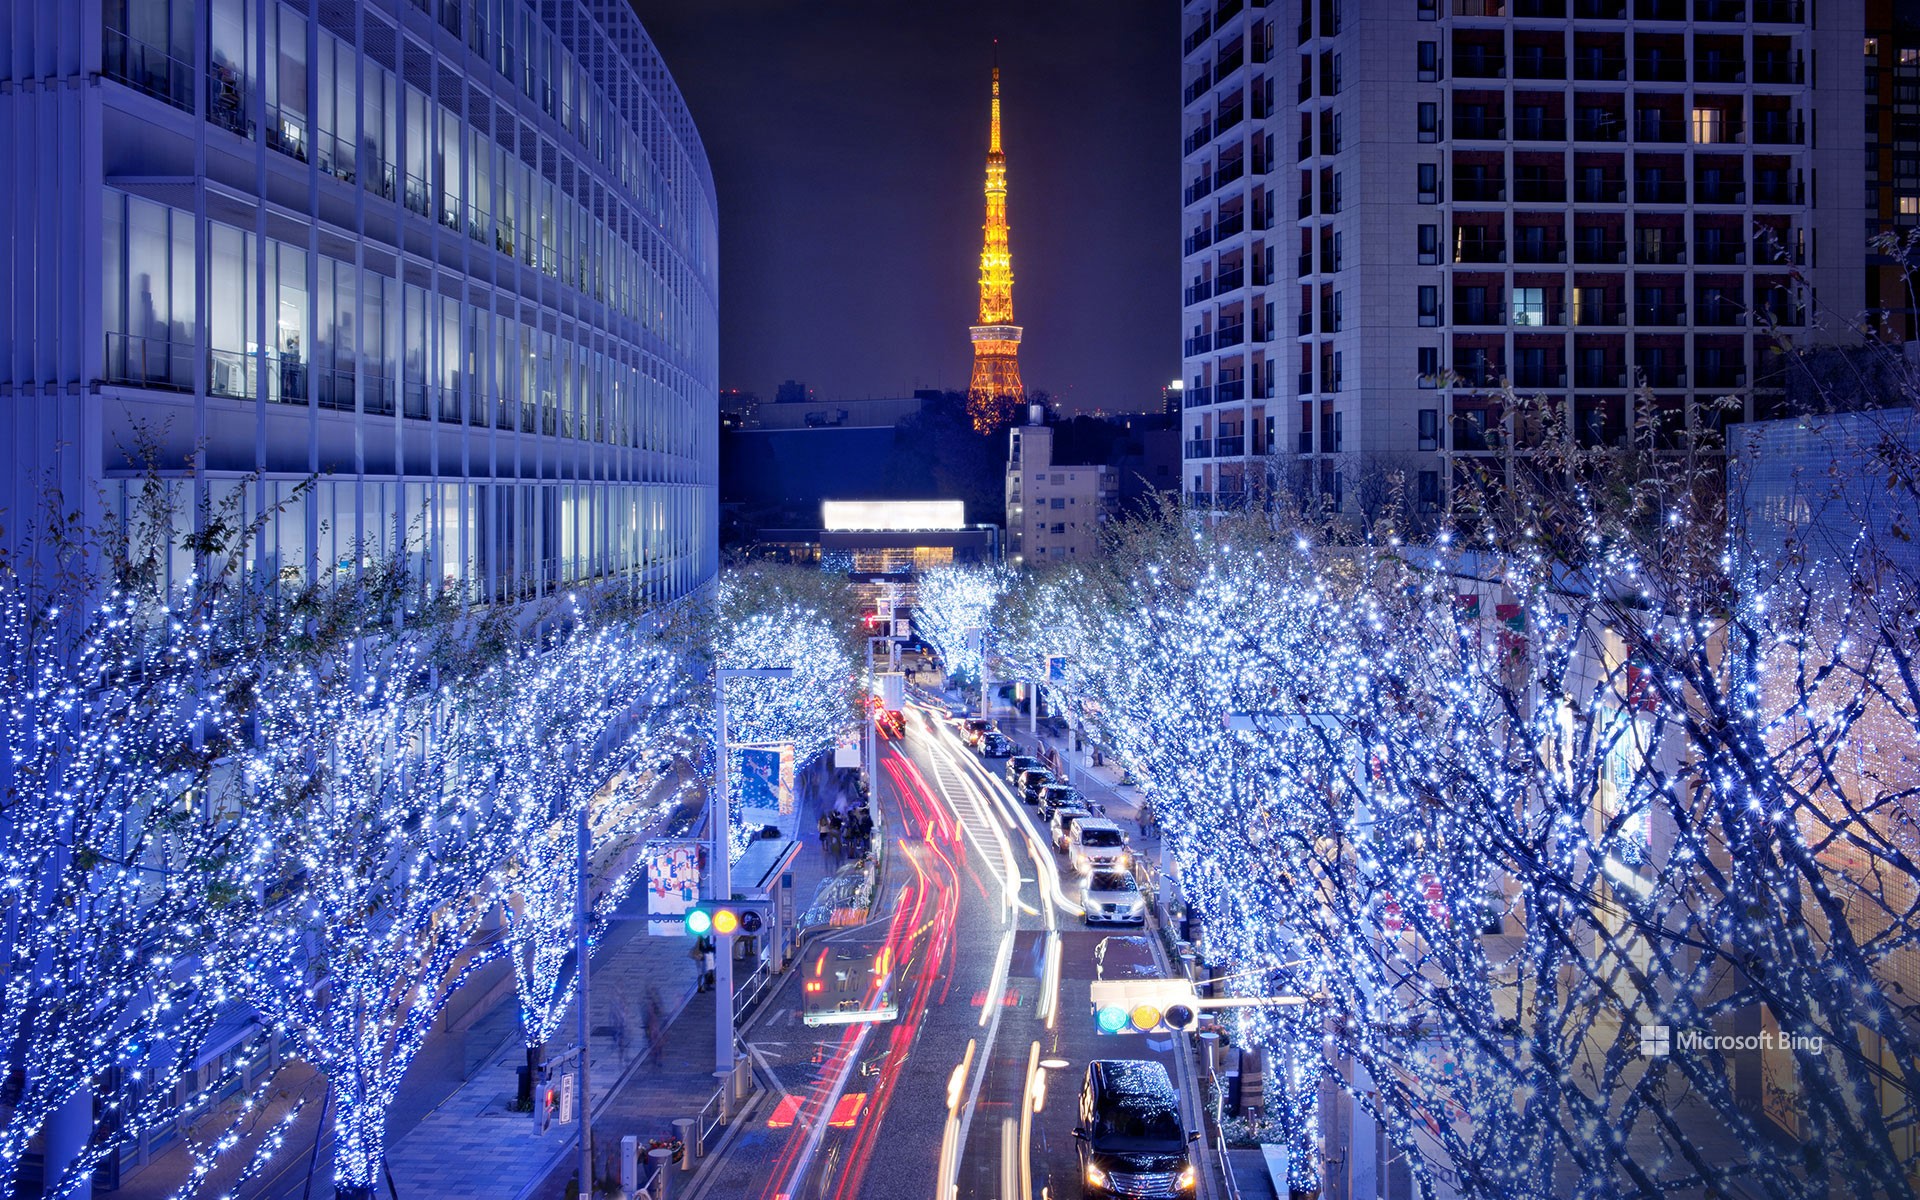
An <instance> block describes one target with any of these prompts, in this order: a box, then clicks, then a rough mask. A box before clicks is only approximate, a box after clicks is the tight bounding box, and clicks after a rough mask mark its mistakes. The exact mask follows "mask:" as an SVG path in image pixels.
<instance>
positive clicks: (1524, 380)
mask: <svg viewBox="0 0 1920 1200" xmlns="http://www.w3.org/2000/svg"><path fill="white" fill-rule="evenodd" d="M1513 386H1515V387H1523V388H1563V387H1565V386H1567V370H1566V368H1565V367H1562V366H1561V365H1559V364H1558V363H1547V364H1546V365H1545V366H1533V365H1531V364H1529V363H1521V364H1520V365H1519V366H1517V367H1515V368H1514V372H1513Z"/></svg>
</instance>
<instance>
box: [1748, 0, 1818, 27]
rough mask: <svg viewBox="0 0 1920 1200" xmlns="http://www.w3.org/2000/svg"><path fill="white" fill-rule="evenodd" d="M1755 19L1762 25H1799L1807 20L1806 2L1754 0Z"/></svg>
mask: <svg viewBox="0 0 1920 1200" xmlns="http://www.w3.org/2000/svg"><path fill="white" fill-rule="evenodd" d="M1753 19H1754V22H1755V23H1756V24H1760V25H1798V24H1800V23H1801V22H1802V21H1804V20H1806V5H1805V3H1804V0H1753Z"/></svg>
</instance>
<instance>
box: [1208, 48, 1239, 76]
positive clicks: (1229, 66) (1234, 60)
mask: <svg viewBox="0 0 1920 1200" xmlns="http://www.w3.org/2000/svg"><path fill="white" fill-rule="evenodd" d="M1246 62H1247V56H1246V54H1245V52H1244V51H1240V50H1235V51H1234V52H1233V53H1231V54H1226V55H1222V56H1221V58H1220V61H1219V62H1217V63H1215V64H1214V65H1213V77H1214V79H1215V80H1216V81H1225V79H1226V78H1227V76H1229V75H1231V74H1233V73H1234V72H1235V71H1237V70H1239V69H1240V68H1241V67H1243V66H1245V65H1246Z"/></svg>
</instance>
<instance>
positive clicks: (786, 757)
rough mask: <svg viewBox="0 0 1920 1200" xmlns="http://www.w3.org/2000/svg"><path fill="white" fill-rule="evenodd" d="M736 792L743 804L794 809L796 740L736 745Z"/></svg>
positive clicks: (783, 810) (734, 780)
mask: <svg viewBox="0 0 1920 1200" xmlns="http://www.w3.org/2000/svg"><path fill="white" fill-rule="evenodd" d="M733 761H734V770H733V771H732V772H731V775H730V778H731V779H732V780H733V795H734V798H735V799H736V800H738V801H739V803H740V806H741V807H742V808H771V809H775V810H777V811H779V812H781V813H790V812H792V811H793V743H792V742H775V743H771V744H769V745H764V746H735V747H733Z"/></svg>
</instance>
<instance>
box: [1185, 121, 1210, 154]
mask: <svg viewBox="0 0 1920 1200" xmlns="http://www.w3.org/2000/svg"><path fill="white" fill-rule="evenodd" d="M1212 140H1213V126H1212V125H1207V124H1202V125H1201V126H1200V127H1199V128H1198V129H1195V130H1194V131H1193V132H1192V133H1189V134H1188V135H1187V139H1186V141H1184V142H1182V143H1181V145H1182V146H1184V147H1185V150H1186V153H1188V154H1192V153H1193V152H1194V151H1196V150H1198V149H1200V147H1202V146H1204V145H1206V144H1207V143H1208V142H1210V141H1212Z"/></svg>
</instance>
